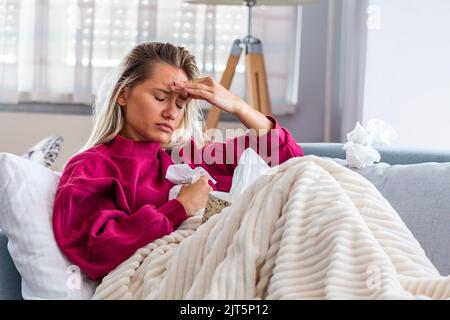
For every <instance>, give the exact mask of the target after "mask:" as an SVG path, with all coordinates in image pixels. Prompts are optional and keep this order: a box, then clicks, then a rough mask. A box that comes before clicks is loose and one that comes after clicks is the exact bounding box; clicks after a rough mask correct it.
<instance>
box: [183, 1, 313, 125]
mask: <svg viewBox="0 0 450 320" xmlns="http://www.w3.org/2000/svg"><path fill="white" fill-rule="evenodd" d="M184 1H185V2H186V3H192V4H210V5H212V4H214V5H245V6H247V7H248V19H247V22H248V26H247V36H245V37H244V38H243V39H236V40H234V42H233V45H232V48H231V53H230V56H229V57H228V61H227V64H226V67H225V71H224V72H223V75H222V79H221V81H220V84H221V85H222V86H223V87H225V88H227V89H229V88H230V86H231V81H232V80H233V76H234V73H235V71H236V66H237V64H238V62H239V58H240V56H241V54H242V50H243V49H245V57H246V61H245V62H246V77H247V87H248V90H249V98H250V101H249V102H250V105H251V106H252V107H253V108H255V109H256V110H258V111H260V112H261V113H263V114H270V113H272V107H271V104H270V96H269V89H268V85H267V75H266V68H265V65H264V57H263V52H262V44H261V41H260V40H259V39H256V38H254V37H252V36H251V27H252V20H251V19H252V7H253V6H255V5H278V6H280V5H300V4H306V3H311V2H314V1H315V0H184ZM220 111H221V110H220V109H219V108H217V107H215V106H211V109H210V111H209V112H208V116H207V118H206V128H205V130H208V129H211V128H216V127H217V124H218V122H219V119H220Z"/></svg>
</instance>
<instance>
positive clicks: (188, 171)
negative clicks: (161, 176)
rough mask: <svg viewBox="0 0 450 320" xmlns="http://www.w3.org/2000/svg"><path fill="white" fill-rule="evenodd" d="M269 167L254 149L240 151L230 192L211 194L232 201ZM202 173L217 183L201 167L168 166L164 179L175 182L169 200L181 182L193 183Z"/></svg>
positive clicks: (178, 188)
mask: <svg viewBox="0 0 450 320" xmlns="http://www.w3.org/2000/svg"><path fill="white" fill-rule="evenodd" d="M269 169H270V166H269V165H268V164H267V163H266V162H265V161H264V159H263V158H262V157H261V156H260V155H259V154H258V153H256V151H255V150H253V149H252V148H247V149H245V150H244V151H243V152H242V154H241V156H240V158H239V161H238V165H237V166H236V168H235V169H234V172H233V179H232V182H231V189H230V192H223V191H211V194H212V195H214V196H216V197H218V198H220V199H223V200H226V201H229V202H233V199H234V198H235V197H237V196H239V195H240V194H242V193H243V192H244V191H245V190H246V189H247V188H248V187H249V186H250V185H251V184H252V183H253V182H255V181H256V180H257V179H258V178H259V177H260V176H262V175H264V174H266V172H267V171H268V170H269ZM202 175H208V177H209V179H210V180H211V181H212V182H213V183H214V184H216V183H217V182H216V180H214V179H213V178H212V177H211V176H210V175H209V173H208V172H207V171H206V170H205V169H203V168H201V167H197V168H195V169H192V168H191V167H190V166H189V165H187V164H173V165H171V166H169V167H168V168H167V172H166V179H168V180H170V181H171V182H173V183H175V184H176V185H175V186H173V187H172V188H171V189H170V190H169V200H172V199H174V198H176V197H177V195H178V193H179V192H180V189H181V187H182V184H186V183H194V182H196V181H197V180H198V179H199V178H200V177H201V176H202Z"/></svg>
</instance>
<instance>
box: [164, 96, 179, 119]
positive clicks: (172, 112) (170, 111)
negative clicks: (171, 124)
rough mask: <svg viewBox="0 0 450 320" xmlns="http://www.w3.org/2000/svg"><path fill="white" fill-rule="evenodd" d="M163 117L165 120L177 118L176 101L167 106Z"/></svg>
mask: <svg viewBox="0 0 450 320" xmlns="http://www.w3.org/2000/svg"><path fill="white" fill-rule="evenodd" d="M163 116H164V118H168V119H171V120H175V119H176V118H177V105H176V103H175V101H173V102H170V103H168V104H167V105H166V107H165V108H164V110H163Z"/></svg>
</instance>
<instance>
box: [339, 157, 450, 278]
mask: <svg viewBox="0 0 450 320" xmlns="http://www.w3.org/2000/svg"><path fill="white" fill-rule="evenodd" d="M340 161H342V160H340ZM341 163H342V162H341ZM353 170H354V171H356V172H358V173H360V174H361V175H362V176H364V177H365V178H366V179H367V180H369V181H370V182H372V183H373V184H374V185H375V187H377V189H378V190H379V191H380V192H381V194H382V195H383V196H384V197H385V198H386V199H387V200H388V201H389V202H390V204H391V205H392V207H393V208H394V209H395V210H396V211H397V212H398V214H399V215H400V217H401V218H402V220H403V221H404V222H405V224H406V225H407V226H408V228H409V229H410V230H411V232H412V233H413V234H414V236H415V237H416V239H417V240H418V241H419V242H420V244H421V245H422V247H423V248H424V250H425V253H426V254H427V256H428V258H429V259H430V260H431V261H432V262H433V264H434V265H435V266H436V268H437V269H438V270H439V271H440V273H441V274H442V275H450V162H449V163H434V162H429V163H420V164H409V165H388V164H386V163H379V164H376V165H374V166H371V167H367V168H363V169H353Z"/></svg>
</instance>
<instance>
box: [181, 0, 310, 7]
mask: <svg viewBox="0 0 450 320" xmlns="http://www.w3.org/2000/svg"><path fill="white" fill-rule="evenodd" d="M183 1H184V2H186V3H192V4H215V5H234V6H240V5H242V4H244V3H245V1H243V0H183ZM315 1H316V0H254V4H255V5H265V6H287V5H300V4H308V3H313V2H315Z"/></svg>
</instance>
